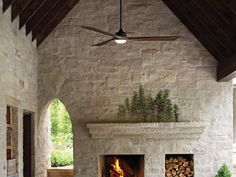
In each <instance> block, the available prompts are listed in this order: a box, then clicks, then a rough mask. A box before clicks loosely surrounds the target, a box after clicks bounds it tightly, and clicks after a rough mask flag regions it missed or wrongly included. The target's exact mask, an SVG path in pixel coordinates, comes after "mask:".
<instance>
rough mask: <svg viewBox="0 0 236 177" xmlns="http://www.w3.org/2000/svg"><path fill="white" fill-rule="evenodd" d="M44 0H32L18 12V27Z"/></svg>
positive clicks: (22, 24) (35, 11)
mask: <svg viewBox="0 0 236 177" xmlns="http://www.w3.org/2000/svg"><path fill="white" fill-rule="evenodd" d="M45 2H46V0H33V1H31V2H30V4H29V5H28V6H27V7H26V8H25V9H24V10H23V12H22V13H21V14H20V28H21V27H22V26H24V24H25V23H26V22H27V21H28V20H29V19H30V18H31V17H32V16H33V15H34V14H35V13H37V11H38V10H39V9H40V7H41V6H42V5H43V4H44V3H45Z"/></svg>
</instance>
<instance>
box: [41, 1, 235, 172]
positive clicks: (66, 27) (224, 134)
mask: <svg viewBox="0 0 236 177" xmlns="http://www.w3.org/2000/svg"><path fill="white" fill-rule="evenodd" d="M118 7H119V6H118V1H115V0H108V1H102V0H97V1H93V0H81V1H80V2H79V4H78V5H77V6H76V7H75V8H74V9H73V10H72V11H71V12H70V14H69V15H68V16H67V17H66V18H65V19H64V20H63V21H62V22H61V23H60V25H59V26H57V28H56V29H55V30H54V31H53V33H52V34H51V35H50V36H49V37H48V38H47V39H46V41H45V42H44V43H43V44H42V45H41V46H40V48H39V53H40V60H39V71H40V72H39V110H43V109H45V105H47V104H48V103H49V102H50V100H52V99H54V98H59V99H60V100H61V101H62V102H63V103H64V104H65V106H66V108H67V110H68V112H69V114H70V117H71V118H72V122H73V132H74V155H75V169H76V171H75V173H76V175H75V176H80V177H88V176H90V177H97V161H98V155H100V154H103V153H112V150H113V148H114V147H115V148H116V150H115V151H114V153H145V154H146V156H145V163H146V164H147V166H146V165H145V166H146V169H145V176H146V177H154V176H155V177H157V176H158V177H159V176H164V174H163V173H164V170H163V168H162V167H160V163H161V162H160V161H158V160H160V159H163V155H159V154H157V153H159V152H162V153H163V154H164V153H165V152H168V153H170V152H173V151H175V152H180V151H181V152H182V151H184V152H187V151H191V152H194V153H197V154H198V156H199V159H201V160H199V161H198V162H196V163H197V169H196V174H195V175H196V177H211V176H212V177H213V176H214V175H215V173H216V171H217V169H218V167H219V166H220V165H221V164H222V163H223V162H226V163H227V164H229V165H231V164H232V133H233V131H232V122H233V118H232V117H233V105H232V98H233V93H232V84H231V82H224V83H219V82H217V81H216V65H217V63H216V62H215V60H214V58H213V57H212V56H211V55H210V54H209V53H208V52H207V51H206V49H205V48H204V47H203V46H202V45H201V44H200V43H199V42H198V41H197V40H196V39H195V38H194V36H193V35H192V34H191V33H190V32H189V31H188V30H187V29H186V28H185V26H184V25H183V24H182V23H181V22H180V21H179V20H178V19H177V18H176V16H175V15H174V14H173V13H172V12H171V11H170V10H169V9H168V8H167V7H166V6H165V5H164V4H163V2H162V1H160V0H150V1H145V0H131V1H125V2H124V29H125V30H127V31H129V32H133V33H131V34H130V35H133V36H134V35H135V36H141V35H148V36H152V35H168V34H177V35H180V36H181V38H180V39H179V40H177V41H175V42H150V43H147V42H128V43H127V44H125V45H116V44H115V43H110V44H109V45H107V46H103V47H91V46H90V45H91V44H94V43H97V42H100V41H103V40H105V39H109V37H107V36H103V35H101V34H97V33H93V32H90V31H86V30H84V29H82V28H81V27H80V25H89V26H94V27H97V28H100V29H104V30H106V31H111V32H116V31H117V30H118V27H119V25H118V23H119V19H118ZM140 84H142V85H143V86H144V88H145V91H146V92H147V93H153V94H155V93H156V92H157V91H158V90H159V89H163V88H167V89H170V90H171V98H172V99H173V101H174V102H175V103H177V104H178V105H179V107H180V120H181V121H199V122H209V124H210V128H208V129H207V130H206V132H205V133H204V138H203V139H201V141H200V140H199V141H197V142H195V141H194V142H188V141H184V140H182V141H181V142H182V143H183V144H184V145H183V146H179V143H180V142H179V141H176V142H165V141H164V142H163V141H155V142H154V144H153V143H151V142H150V141H145V139H112V140H92V139H91V138H90V137H89V135H88V130H87V128H86V123H87V122H117V121H119V120H117V117H116V112H117V106H118V104H121V103H123V101H124V99H125V98H126V97H130V96H131V95H132V93H133V91H134V90H137V88H138V86H139V85H140ZM40 118H41V120H40V121H42V122H43V121H44V120H45V119H44V116H41V117H40ZM40 132H41V133H44V131H40ZM152 142H153V141H152ZM120 144H126V145H124V146H117V145H120ZM117 147H119V148H117ZM40 150H42V149H40ZM42 154H44V153H43V151H42ZM158 163H159V165H158Z"/></svg>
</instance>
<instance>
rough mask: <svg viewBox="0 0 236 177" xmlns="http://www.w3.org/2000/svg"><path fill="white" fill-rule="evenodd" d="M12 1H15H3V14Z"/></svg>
mask: <svg viewBox="0 0 236 177" xmlns="http://www.w3.org/2000/svg"><path fill="white" fill-rule="evenodd" d="M14 1H16V0H3V7H2V10H3V12H5V11H6V10H7V9H8V8H9V7H10V6H11V4H12V3H13V2H14Z"/></svg>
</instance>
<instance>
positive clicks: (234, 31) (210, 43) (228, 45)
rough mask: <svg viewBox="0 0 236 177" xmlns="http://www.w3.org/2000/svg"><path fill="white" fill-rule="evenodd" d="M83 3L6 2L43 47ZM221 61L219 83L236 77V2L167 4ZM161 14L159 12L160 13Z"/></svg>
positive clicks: (49, 0) (47, 0)
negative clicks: (44, 42)
mask: <svg viewBox="0 0 236 177" xmlns="http://www.w3.org/2000/svg"><path fill="white" fill-rule="evenodd" d="M78 1H79V0H3V11H6V10H7V9H8V8H9V7H11V8H12V20H14V19H15V18H16V17H17V16H19V20H20V26H19V28H21V27H22V26H24V25H26V33H27V34H29V33H30V32H32V40H34V39H36V40H37V45H40V44H41V43H42V42H43V40H44V39H45V38H46V37H47V36H48V35H49V34H50V32H51V31H52V30H53V29H54V28H55V27H56V26H57V24H59V23H60V21H61V20H62V19H63V18H64V17H65V16H66V15H67V14H68V13H69V11H70V10H71V9H72V8H73V7H74V6H75V5H76V4H77V3H78ZM163 2H164V3H165V4H166V5H167V6H168V7H169V8H170V9H171V10H172V11H173V12H174V13H175V15H176V16H177V17H178V18H179V19H180V20H181V21H182V22H183V23H184V25H185V26H186V27H187V28H188V29H189V30H190V31H191V32H192V33H193V34H194V35H195V36H196V38H197V39H198V40H199V41H200V42H201V43H202V44H203V46H205V48H206V49H207V50H208V51H209V52H210V53H211V54H212V55H213V56H214V57H215V59H216V60H217V61H218V69H217V79H218V80H228V79H231V78H232V77H235V76H236V72H235V71H236V0H163ZM157 10H158V9H157Z"/></svg>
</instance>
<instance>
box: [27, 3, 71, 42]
mask: <svg viewBox="0 0 236 177" xmlns="http://www.w3.org/2000/svg"><path fill="white" fill-rule="evenodd" d="M67 3H70V1H65V0H59V1H58V3H57V4H56V5H55V6H54V7H53V9H52V10H51V11H50V12H49V13H48V14H47V16H45V17H44V19H43V20H42V21H40V23H38V24H37V25H36V26H35V27H34V28H33V30H32V39H33V40H34V39H35V38H36V37H37V35H38V34H39V33H40V31H42V29H44V28H45V27H46V26H47V25H48V24H50V23H51V21H53V19H54V18H58V17H57V16H58V15H60V12H61V11H62V10H63V9H64V8H65V7H66V5H67ZM61 7H63V8H61Z"/></svg>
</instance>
